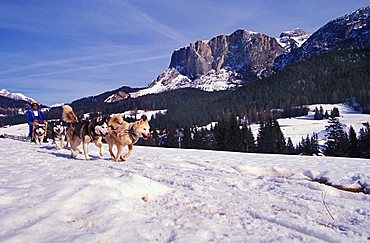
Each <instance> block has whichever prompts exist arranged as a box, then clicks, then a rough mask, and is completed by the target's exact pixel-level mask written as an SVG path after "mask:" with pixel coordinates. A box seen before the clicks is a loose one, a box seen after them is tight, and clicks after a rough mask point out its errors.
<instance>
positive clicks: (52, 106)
mask: <svg viewBox="0 0 370 243" xmlns="http://www.w3.org/2000/svg"><path fill="white" fill-rule="evenodd" d="M63 105H65V104H64V103H60V104H54V105H51V106H50V107H49V108H56V107H61V106H63Z"/></svg>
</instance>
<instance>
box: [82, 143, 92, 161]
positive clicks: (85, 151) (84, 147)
mask: <svg viewBox="0 0 370 243" xmlns="http://www.w3.org/2000/svg"><path fill="white" fill-rule="evenodd" d="M87 145H88V143H85V142H84V143H83V149H84V154H85V158H86V160H91V158H90V156H89V151H88V150H87Z"/></svg>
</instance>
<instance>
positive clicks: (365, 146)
mask: <svg viewBox="0 0 370 243" xmlns="http://www.w3.org/2000/svg"><path fill="white" fill-rule="evenodd" d="M364 125H365V127H364V128H361V130H360V136H359V139H358V143H359V147H360V153H361V157H364V158H370V129H369V123H366V124H364Z"/></svg>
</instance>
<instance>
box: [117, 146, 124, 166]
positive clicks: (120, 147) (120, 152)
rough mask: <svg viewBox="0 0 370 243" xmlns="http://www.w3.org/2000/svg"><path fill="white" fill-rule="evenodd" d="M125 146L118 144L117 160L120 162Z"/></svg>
mask: <svg viewBox="0 0 370 243" xmlns="http://www.w3.org/2000/svg"><path fill="white" fill-rule="evenodd" d="M123 148H124V147H123V146H120V145H118V146H117V156H116V159H115V160H116V162H119V161H121V154H122V152H123Z"/></svg>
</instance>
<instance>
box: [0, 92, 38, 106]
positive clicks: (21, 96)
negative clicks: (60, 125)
mask: <svg viewBox="0 0 370 243" xmlns="http://www.w3.org/2000/svg"><path fill="white" fill-rule="evenodd" d="M0 96H4V97H8V98H10V99H13V100H24V101H26V102H28V103H37V101H36V100H34V99H32V98H30V97H27V96H25V95H24V94H21V93H11V92H9V91H8V90H6V89H2V90H0Z"/></svg>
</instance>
